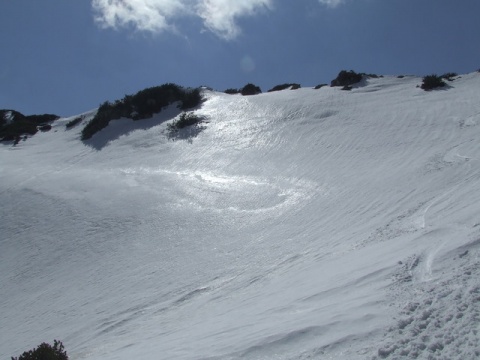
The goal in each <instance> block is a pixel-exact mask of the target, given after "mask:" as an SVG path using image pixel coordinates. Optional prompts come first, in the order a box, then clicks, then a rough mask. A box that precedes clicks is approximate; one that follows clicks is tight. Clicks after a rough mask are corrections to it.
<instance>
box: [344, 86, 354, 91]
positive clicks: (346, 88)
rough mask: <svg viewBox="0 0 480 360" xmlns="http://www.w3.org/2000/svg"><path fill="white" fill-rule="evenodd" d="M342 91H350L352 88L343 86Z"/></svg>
mask: <svg viewBox="0 0 480 360" xmlns="http://www.w3.org/2000/svg"><path fill="white" fill-rule="evenodd" d="M342 90H348V91H350V90H352V87H351V86H350V85H345V86H344V87H342Z"/></svg>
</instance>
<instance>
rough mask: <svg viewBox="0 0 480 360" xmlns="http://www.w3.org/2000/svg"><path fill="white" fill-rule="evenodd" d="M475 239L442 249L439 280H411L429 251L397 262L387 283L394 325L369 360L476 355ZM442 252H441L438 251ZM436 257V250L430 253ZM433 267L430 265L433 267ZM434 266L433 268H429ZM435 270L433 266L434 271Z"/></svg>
mask: <svg viewBox="0 0 480 360" xmlns="http://www.w3.org/2000/svg"><path fill="white" fill-rule="evenodd" d="M478 243H479V241H478V240H477V241H474V242H471V243H470V244H467V245H466V246H463V247H459V248H457V249H455V250H453V251H450V252H447V253H446V254H443V255H442V256H440V258H439V260H438V261H439V262H441V264H440V265H438V266H433V268H435V269H437V270H436V271H437V272H441V274H438V275H439V276H438V277H437V278H438V279H439V280H438V281H433V280H432V279H435V278H436V277H435V276H433V277H431V280H430V281H428V280H429V279H424V281H423V282H422V281H415V274H416V273H418V272H421V271H423V270H422V267H423V268H429V267H431V264H428V262H429V261H430V260H429V256H430V255H429V254H424V255H420V256H412V257H409V258H408V259H406V260H405V261H403V262H402V263H401V264H399V268H398V270H397V272H396V273H395V275H394V280H395V281H394V283H393V284H392V286H391V291H392V293H391V295H392V299H393V304H394V305H393V306H394V307H396V308H398V310H399V312H398V316H397V317H396V319H395V324H394V325H392V326H391V327H389V328H388V330H387V331H386V333H385V335H384V339H383V344H382V346H380V347H379V349H378V352H377V355H376V356H374V357H373V359H399V358H408V359H439V360H440V359H442V360H443V359H445V360H447V359H474V358H478V357H479V356H480V336H479V331H480V328H479V326H478V324H479V322H480V283H479V281H478V279H479V277H480V251H479V250H480V249H479V246H478ZM437 252H440V251H437ZM433 256H435V254H433ZM431 270H432V269H431ZM432 271H433V270H432ZM433 272H434V271H433Z"/></svg>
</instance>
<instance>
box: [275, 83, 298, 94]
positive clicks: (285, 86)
mask: <svg viewBox="0 0 480 360" xmlns="http://www.w3.org/2000/svg"><path fill="white" fill-rule="evenodd" d="M300 87H301V86H300V84H295V83H294V84H281V85H276V86H274V87H273V88H271V89H270V90H268V92H273V91H281V90H285V89H288V88H290V89H291V90H297V89H300Z"/></svg>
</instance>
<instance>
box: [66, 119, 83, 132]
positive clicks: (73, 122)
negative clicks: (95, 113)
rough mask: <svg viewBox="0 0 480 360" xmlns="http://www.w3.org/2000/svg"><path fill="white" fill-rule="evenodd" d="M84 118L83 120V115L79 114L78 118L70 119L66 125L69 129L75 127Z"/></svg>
mask: <svg viewBox="0 0 480 360" xmlns="http://www.w3.org/2000/svg"><path fill="white" fill-rule="evenodd" d="M82 120H83V117H82V116H79V117H77V118H75V119H73V120H71V121H69V122H68V123H66V124H65V127H66V128H67V129H71V128H73V127H74V126H76V125H78V124H80V123H81V122H82Z"/></svg>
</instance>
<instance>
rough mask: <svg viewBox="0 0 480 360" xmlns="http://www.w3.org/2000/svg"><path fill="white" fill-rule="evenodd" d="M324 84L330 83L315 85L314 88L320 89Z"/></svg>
mask: <svg viewBox="0 0 480 360" xmlns="http://www.w3.org/2000/svg"><path fill="white" fill-rule="evenodd" d="M324 86H328V84H319V85H317V86H315V87H314V89H315V90H318V89H321V88H322V87H324Z"/></svg>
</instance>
